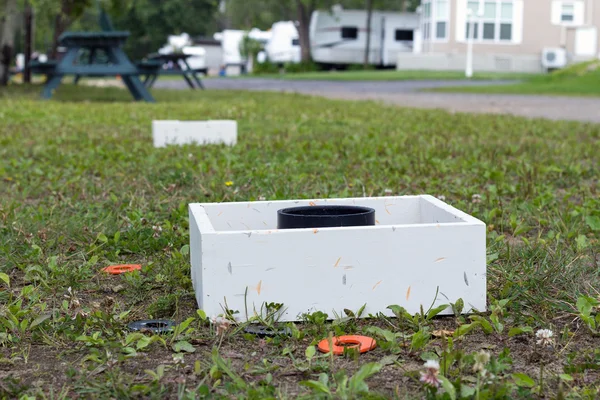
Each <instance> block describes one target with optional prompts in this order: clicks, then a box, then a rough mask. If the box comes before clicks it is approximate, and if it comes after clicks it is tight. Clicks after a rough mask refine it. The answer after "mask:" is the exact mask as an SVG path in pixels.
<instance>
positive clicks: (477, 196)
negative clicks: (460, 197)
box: [471, 194, 481, 203]
mask: <svg viewBox="0 0 600 400" xmlns="http://www.w3.org/2000/svg"><path fill="white" fill-rule="evenodd" d="M471 202H472V203H481V195H480V194H474V195H473V196H471Z"/></svg>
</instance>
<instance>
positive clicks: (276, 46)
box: [265, 21, 300, 64]
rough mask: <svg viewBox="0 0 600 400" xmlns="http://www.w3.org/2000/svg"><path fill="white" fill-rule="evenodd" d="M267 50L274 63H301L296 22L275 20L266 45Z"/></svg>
mask: <svg viewBox="0 0 600 400" xmlns="http://www.w3.org/2000/svg"><path fill="white" fill-rule="evenodd" d="M265 51H266V55H267V58H268V60H269V61H270V62H272V63H276V64H284V63H299V62H300V41H299V40H298V29H297V28H296V25H295V24H294V22H292V21H281V22H275V23H274V24H273V26H272V27H271V38H270V39H269V41H268V42H267V44H266V45H265Z"/></svg>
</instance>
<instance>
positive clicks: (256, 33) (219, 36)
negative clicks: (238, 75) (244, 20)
mask: <svg viewBox="0 0 600 400" xmlns="http://www.w3.org/2000/svg"><path fill="white" fill-rule="evenodd" d="M246 34H248V37H250V38H251V39H254V40H258V41H259V42H261V43H263V44H265V43H267V42H268V41H269V39H270V37H271V32H265V31H261V30H260V29H257V28H252V29H251V30H250V31H248V32H246V31H242V30H234V29H225V30H224V31H223V32H218V33H215V34H214V36H213V37H214V38H215V39H216V40H219V41H220V42H221V48H222V49H223V60H222V65H223V66H225V68H228V67H240V68H241V69H242V71H245V70H246V68H247V67H248V65H247V64H248V60H246V59H244V58H243V57H242V55H241V54H240V43H242V40H243V39H244V35H246Z"/></svg>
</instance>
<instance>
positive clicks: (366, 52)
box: [363, 0, 373, 69]
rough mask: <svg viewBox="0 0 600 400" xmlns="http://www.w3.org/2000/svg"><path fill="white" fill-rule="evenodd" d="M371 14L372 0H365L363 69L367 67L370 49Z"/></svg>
mask: <svg viewBox="0 0 600 400" xmlns="http://www.w3.org/2000/svg"><path fill="white" fill-rule="evenodd" d="M372 15H373V0H367V44H366V45H365V61H364V63H363V67H364V69H367V68H368V67H369V52H370V51H371V16H372Z"/></svg>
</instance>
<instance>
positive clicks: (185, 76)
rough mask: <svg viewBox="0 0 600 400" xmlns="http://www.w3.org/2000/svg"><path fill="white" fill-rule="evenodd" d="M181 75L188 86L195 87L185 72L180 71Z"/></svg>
mask: <svg viewBox="0 0 600 400" xmlns="http://www.w3.org/2000/svg"><path fill="white" fill-rule="evenodd" d="M181 75H183V79H185V81H186V82H187V84H188V86H189V87H190V88H192V89H196V87H195V86H194V83H193V82H192V80H191V79H190V78H189V77H188V76H187V74H186V73H185V71H183V72H182V74H181Z"/></svg>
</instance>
